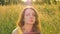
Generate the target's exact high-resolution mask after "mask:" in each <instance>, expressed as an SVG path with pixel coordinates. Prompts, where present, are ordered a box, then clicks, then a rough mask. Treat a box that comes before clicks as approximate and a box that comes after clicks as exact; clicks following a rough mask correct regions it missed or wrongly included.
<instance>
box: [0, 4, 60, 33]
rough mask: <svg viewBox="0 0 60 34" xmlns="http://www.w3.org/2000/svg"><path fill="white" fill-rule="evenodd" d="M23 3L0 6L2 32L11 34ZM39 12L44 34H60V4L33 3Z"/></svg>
mask: <svg viewBox="0 0 60 34" xmlns="http://www.w3.org/2000/svg"><path fill="white" fill-rule="evenodd" d="M23 7H24V6H22V5H11V6H0V34H11V33H12V31H13V30H14V28H15V27H16V22H17V20H18V16H19V13H20V12H21V11H22V10H23ZM33 7H35V9H36V10H37V11H38V12H39V16H40V21H41V29H42V34H60V6H59V5H33Z"/></svg>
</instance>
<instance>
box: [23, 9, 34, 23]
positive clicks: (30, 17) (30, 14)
mask: <svg viewBox="0 0 60 34" xmlns="http://www.w3.org/2000/svg"><path fill="white" fill-rule="evenodd" d="M24 23H25V24H34V23H35V12H34V11H33V10H32V9H27V10H26V11H25V14H24Z"/></svg>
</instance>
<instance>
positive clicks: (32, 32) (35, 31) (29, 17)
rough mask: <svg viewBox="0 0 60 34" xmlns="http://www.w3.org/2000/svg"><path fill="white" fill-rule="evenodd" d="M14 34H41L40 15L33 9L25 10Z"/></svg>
mask: <svg viewBox="0 0 60 34" xmlns="http://www.w3.org/2000/svg"><path fill="white" fill-rule="evenodd" d="M12 34H41V30H40V26H39V21H38V15H37V12H36V10H34V9H33V8H25V9H24V11H23V12H22V14H21V18H19V20H18V27H17V28H16V29H14V30H13V32H12Z"/></svg>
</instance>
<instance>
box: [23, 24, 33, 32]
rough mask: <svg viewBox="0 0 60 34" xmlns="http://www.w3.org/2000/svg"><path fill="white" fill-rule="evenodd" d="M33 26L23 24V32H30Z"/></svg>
mask: <svg viewBox="0 0 60 34" xmlns="http://www.w3.org/2000/svg"><path fill="white" fill-rule="evenodd" d="M32 27H33V24H25V25H24V26H23V29H24V30H23V31H24V32H30V31H31V30H32Z"/></svg>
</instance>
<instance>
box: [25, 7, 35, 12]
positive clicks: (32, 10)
mask: <svg viewBox="0 0 60 34" xmlns="http://www.w3.org/2000/svg"><path fill="white" fill-rule="evenodd" d="M25 13H35V11H34V9H30V8H28V9H26V10H25Z"/></svg>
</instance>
